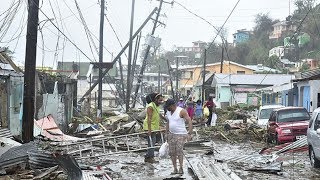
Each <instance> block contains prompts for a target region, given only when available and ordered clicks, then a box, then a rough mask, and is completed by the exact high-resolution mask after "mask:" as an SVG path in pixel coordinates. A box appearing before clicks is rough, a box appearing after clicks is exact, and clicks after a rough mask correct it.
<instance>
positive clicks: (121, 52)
mask: <svg viewBox="0 0 320 180" xmlns="http://www.w3.org/2000/svg"><path fill="white" fill-rule="evenodd" d="M157 10H158V8H154V9H153V11H152V12H151V13H150V15H149V16H148V17H147V19H146V20H145V21H144V22H143V23H142V25H141V26H140V27H139V28H138V30H137V31H136V32H135V33H134V35H133V37H132V38H135V37H136V36H138V34H139V33H140V32H141V30H142V29H143V28H144V27H145V25H146V24H147V23H148V22H149V20H150V19H151V18H152V16H153V14H154V13H155V12H156V11H157ZM128 46H129V42H128V43H127V44H126V45H124V46H123V48H122V49H121V51H120V52H119V53H118V55H117V56H116V57H115V58H114V59H113V61H112V64H115V63H116V62H117V60H118V59H119V58H120V57H121V55H122V54H123V53H124V51H125V50H126V49H127V48H128ZM109 70H110V69H106V70H104V71H103V73H102V75H103V76H105V75H106V74H107V73H108V72H109ZM101 81H102V79H100V77H99V79H98V80H97V81H96V82H94V83H93V84H92V86H91V87H90V88H89V89H88V90H87V92H86V93H84V95H82V97H81V98H80V100H79V101H78V103H82V102H83V101H84V100H85V98H86V97H87V96H88V95H89V94H90V93H91V92H92V91H93V89H94V88H95V87H96V86H97V85H98V84H99V82H101Z"/></svg>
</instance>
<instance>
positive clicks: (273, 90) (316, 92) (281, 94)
mask: <svg viewBox="0 0 320 180" xmlns="http://www.w3.org/2000/svg"><path fill="white" fill-rule="evenodd" d="M259 91H260V92H261V97H262V105H267V104H281V105H284V106H299V107H304V108H306V109H307V110H308V111H309V112H313V111H314V110H315V109H316V108H318V107H320V69H314V70H310V71H307V72H301V73H297V74H296V75H295V78H293V79H292V80H291V82H290V83H285V84H281V85H277V86H271V87H267V88H262V89H260V90H259Z"/></svg>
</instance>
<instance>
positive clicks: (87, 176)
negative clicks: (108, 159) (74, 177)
mask: <svg viewBox="0 0 320 180" xmlns="http://www.w3.org/2000/svg"><path fill="white" fill-rule="evenodd" d="M82 179H83V180H99V179H100V178H97V177H96V176H94V174H93V173H91V172H87V171H82Z"/></svg>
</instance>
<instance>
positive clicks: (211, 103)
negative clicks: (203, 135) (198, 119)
mask: <svg viewBox="0 0 320 180" xmlns="http://www.w3.org/2000/svg"><path fill="white" fill-rule="evenodd" d="M204 107H207V108H208V109H209V112H210V113H209V116H208V121H207V125H208V126H210V124H211V119H212V113H213V110H214V108H215V107H216V104H215V103H214V102H213V97H209V99H208V101H207V102H206V104H205V105H204Z"/></svg>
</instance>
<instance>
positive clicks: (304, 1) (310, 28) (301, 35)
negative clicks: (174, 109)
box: [148, 0, 320, 72]
mask: <svg viewBox="0 0 320 180" xmlns="http://www.w3.org/2000/svg"><path fill="white" fill-rule="evenodd" d="M314 4H315V0H296V1H295V6H296V7H295V8H296V9H295V11H294V13H293V14H292V16H288V17H287V18H286V19H281V21H284V20H286V21H287V22H288V25H295V26H296V27H299V25H300V24H301V27H300V28H299V29H298V30H296V31H287V32H284V33H283V34H282V36H281V37H280V38H278V39H269V35H270V34H271V33H272V31H273V25H274V24H275V23H277V22H280V20H278V19H272V18H271V17H270V16H269V14H257V15H256V17H255V26H254V28H253V31H252V34H251V36H250V39H249V40H248V41H247V42H244V43H240V44H238V45H237V46H236V47H234V46H232V45H230V44H228V43H225V44H228V45H225V46H223V47H224V48H225V49H227V52H225V53H224V54H225V55H224V59H225V60H231V61H234V62H237V63H240V64H245V65H249V64H263V65H265V66H268V67H271V68H275V69H278V70H280V71H282V72H286V71H287V70H286V69H283V66H282V65H281V62H280V61H279V59H278V58H277V57H276V56H272V57H269V51H270V50H271V49H272V48H274V47H277V46H284V41H286V46H287V45H289V46H290V47H291V48H292V50H290V51H289V53H287V54H286V56H285V58H286V59H289V60H290V61H293V62H296V61H299V60H300V59H306V58H313V59H319V58H320V5H314ZM306 15H307V16H306ZM304 18H305V19H304ZM303 19H304V21H303V22H302V23H301V21H302V20H303ZM299 42H300V43H299ZM221 54H222V45H221V44H213V45H212V46H211V47H210V49H208V50H207V63H214V62H219V61H220V60H221ZM182 55H183V56H188V58H184V60H183V61H184V62H183V64H190V65H198V64H202V62H203V58H204V55H203V53H202V54H201V57H200V58H199V59H196V58H195V53H192V52H184V53H183V52H178V51H169V52H163V53H162V55H161V57H159V58H157V59H154V58H153V57H152V55H151V56H150V58H149V61H148V63H149V65H150V66H149V67H150V68H149V69H148V70H149V71H151V72H155V70H156V72H157V71H158V68H159V65H160V67H161V68H160V69H161V71H163V72H166V71H167V64H166V61H165V59H169V60H170V62H171V64H175V56H182ZM305 69H306V67H303V68H302V70H305Z"/></svg>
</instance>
